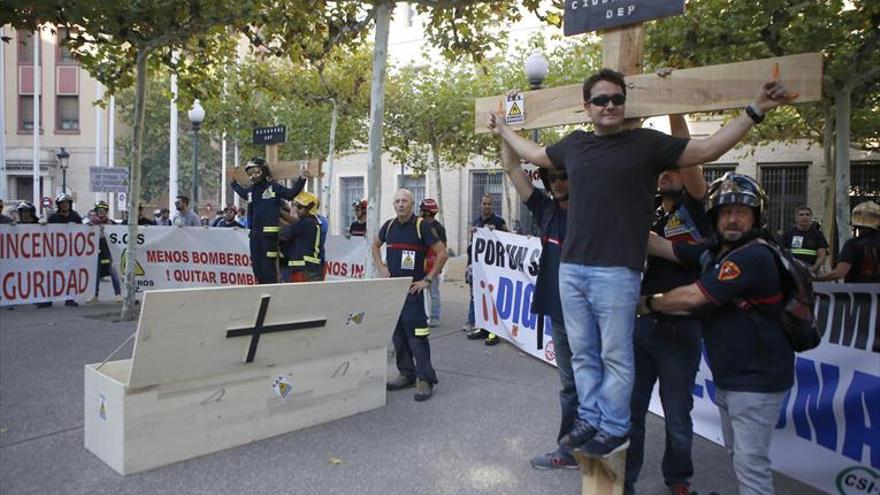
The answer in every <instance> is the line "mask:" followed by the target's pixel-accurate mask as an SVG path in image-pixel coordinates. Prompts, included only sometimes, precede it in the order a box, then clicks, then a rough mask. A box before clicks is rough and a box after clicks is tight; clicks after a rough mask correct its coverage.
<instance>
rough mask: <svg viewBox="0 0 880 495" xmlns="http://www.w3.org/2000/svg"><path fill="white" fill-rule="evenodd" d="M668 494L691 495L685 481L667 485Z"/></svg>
mask: <svg viewBox="0 0 880 495" xmlns="http://www.w3.org/2000/svg"><path fill="white" fill-rule="evenodd" d="M669 494H670V495H691V487H690V486H688V485H687V483H672V484H671V485H669Z"/></svg>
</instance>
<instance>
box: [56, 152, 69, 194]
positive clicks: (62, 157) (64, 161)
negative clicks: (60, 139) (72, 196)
mask: <svg viewBox="0 0 880 495" xmlns="http://www.w3.org/2000/svg"><path fill="white" fill-rule="evenodd" d="M55 158H58V166H59V167H61V192H62V193H64V194H67V165H68V161H69V160H70V153H68V152H67V150H66V149H64V147H63V146H62V147H61V149H60V150H58V153H55Z"/></svg>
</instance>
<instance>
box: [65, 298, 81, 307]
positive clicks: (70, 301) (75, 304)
mask: <svg viewBox="0 0 880 495" xmlns="http://www.w3.org/2000/svg"><path fill="white" fill-rule="evenodd" d="M64 305H65V306H70V307H71V308H76V307H78V306H79V303H78V302H76V301H74V300H73V299H68V300H66V301H64Z"/></svg>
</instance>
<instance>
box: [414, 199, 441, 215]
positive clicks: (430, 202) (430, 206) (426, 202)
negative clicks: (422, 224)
mask: <svg viewBox="0 0 880 495" xmlns="http://www.w3.org/2000/svg"><path fill="white" fill-rule="evenodd" d="M419 210H421V211H427V212H428V213H430V214H432V215H436V214H437V212H438V211H440V205H438V204H437V202H436V201H434V199H432V198H425V199H423V200H422V202H421V204H419Z"/></svg>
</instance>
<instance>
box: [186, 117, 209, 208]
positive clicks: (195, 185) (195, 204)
mask: <svg viewBox="0 0 880 495" xmlns="http://www.w3.org/2000/svg"><path fill="white" fill-rule="evenodd" d="M187 115H189V121H190V122H192V126H193V166H192V203H191V204H192V209H193V211H194V212H195V213H196V215H198V214H199V127H201V125H202V122H204V121H205V109H204V108H202V105H201V104H200V103H199V100H196V101H194V102H193V106H192V108H190V109H189V113H188V114H187Z"/></svg>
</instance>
